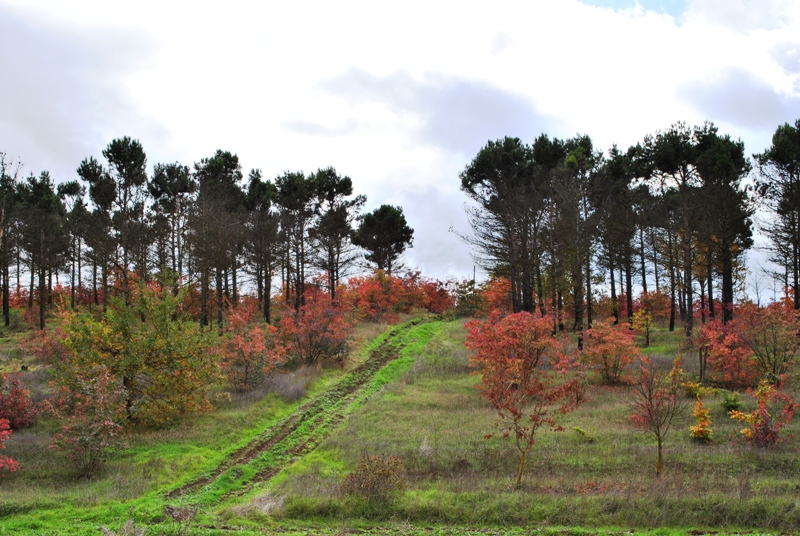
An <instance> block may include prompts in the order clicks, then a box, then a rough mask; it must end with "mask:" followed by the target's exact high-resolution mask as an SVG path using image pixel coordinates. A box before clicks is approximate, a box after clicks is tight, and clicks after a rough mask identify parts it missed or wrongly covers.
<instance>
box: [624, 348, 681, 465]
mask: <svg viewBox="0 0 800 536" xmlns="http://www.w3.org/2000/svg"><path fill="white" fill-rule="evenodd" d="M681 376H682V372H681V369H680V360H679V359H675V362H674V364H673V366H672V371H671V372H670V373H669V374H663V373H661V372H659V371H658V370H657V369H656V367H655V365H654V364H653V362H652V361H650V360H649V359H646V358H642V360H641V361H640V365H639V377H638V379H637V382H636V383H635V384H634V387H633V399H632V400H631V409H632V410H633V414H632V415H631V420H633V423H634V424H635V425H636V426H637V427H638V428H641V429H642V430H644V431H645V432H648V433H650V434H652V436H653V437H654V438H655V439H656V443H657V444H658V461H657V462H656V477H660V476H661V468H662V465H663V455H662V447H663V444H664V437H666V435H667V432H669V429H670V427H671V426H672V422H673V421H674V420H675V417H676V416H678V415H679V414H680V413H682V412H683V410H684V409H685V407H686V402H685V400H684V398H683V397H681V396H680V394H679V390H680V386H681Z"/></svg>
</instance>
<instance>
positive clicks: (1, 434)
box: [0, 419, 19, 474]
mask: <svg viewBox="0 0 800 536" xmlns="http://www.w3.org/2000/svg"><path fill="white" fill-rule="evenodd" d="M10 436H11V427H10V426H9V424H8V419H0V449H4V448H6V439H8V438H9V437H10ZM17 469H19V463H18V462H17V461H16V460H14V459H13V458H10V457H9V456H0V474H2V473H3V472H9V473H13V472H14V471H16V470H17Z"/></svg>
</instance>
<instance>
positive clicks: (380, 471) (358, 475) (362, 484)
mask: <svg viewBox="0 0 800 536" xmlns="http://www.w3.org/2000/svg"><path fill="white" fill-rule="evenodd" d="M405 489H406V476H405V469H404V468H403V462H402V461H401V460H400V459H399V458H397V457H395V456H384V455H382V454H372V455H370V454H369V453H366V452H365V453H364V454H363V455H362V456H361V461H360V462H359V464H358V467H357V468H356V469H355V471H353V472H352V473H350V474H349V475H347V477H345V479H344V482H343V483H342V487H341V491H342V493H343V494H345V495H354V496H357V497H361V498H362V499H364V500H366V501H367V502H371V503H385V502H387V501H389V500H390V499H392V498H394V497H396V496H397V494H399V493H402V492H403V491H404V490H405Z"/></svg>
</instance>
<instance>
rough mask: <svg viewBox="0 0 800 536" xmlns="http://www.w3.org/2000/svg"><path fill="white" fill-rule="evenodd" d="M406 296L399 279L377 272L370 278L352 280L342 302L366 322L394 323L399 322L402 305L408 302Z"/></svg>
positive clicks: (354, 278)
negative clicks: (398, 314) (398, 315)
mask: <svg viewBox="0 0 800 536" xmlns="http://www.w3.org/2000/svg"><path fill="white" fill-rule="evenodd" d="M405 294H406V290H405V289H404V288H403V286H402V285H401V284H400V280H399V279H398V278H396V277H392V276H389V275H386V274H385V273H384V272H383V270H376V271H375V273H373V274H371V275H368V276H362V277H352V278H350V279H349V280H348V281H347V287H346V288H345V292H344V296H343V298H342V302H343V303H346V304H347V305H348V306H350V307H351V308H352V309H353V310H354V311H356V312H357V314H358V315H359V316H360V317H361V318H362V319H364V320H367V321H370V322H388V323H393V322H397V319H398V317H397V313H398V312H399V310H400V307H401V303H404V302H405V301H406V300H405V298H404V295H405Z"/></svg>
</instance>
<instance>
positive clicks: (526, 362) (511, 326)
mask: <svg viewBox="0 0 800 536" xmlns="http://www.w3.org/2000/svg"><path fill="white" fill-rule="evenodd" d="M465 328H466V329H467V330H468V334H467V340H466V346H467V348H468V349H469V350H470V351H471V352H472V355H471V356H470V365H471V366H472V367H473V368H474V369H475V371H476V372H477V373H479V374H480V375H481V381H480V384H479V385H478V388H479V389H480V391H481V394H482V395H483V396H484V397H485V398H486V399H487V400H489V402H491V404H492V406H494V408H495V410H496V411H497V413H498V415H499V417H500V418H499V420H498V421H497V423H496V425H497V427H498V428H499V429H500V431H501V432H500V433H501V435H502V436H503V437H512V438H513V439H514V442H515V445H516V447H517V450H518V451H519V453H520V463H519V469H518V470H517V476H516V479H515V482H516V486H519V485H520V484H521V482H522V475H523V472H524V470H525V463H526V458H527V456H528V454H529V452H530V451H531V448H532V447H533V445H534V443H535V441H536V432H537V431H538V430H539V429H540V428H542V427H544V428H548V429H551V430H561V426H560V425H559V424H558V416H559V415H563V414H565V413H568V412H570V411H572V410H573V409H575V408H576V407H577V401H578V400H580V398H579V397H577V396H575V392H576V391H578V390H579V389H580V385H579V381H578V379H577V378H575V377H570V376H569V375H565V374H563V373H561V372H558V371H556V370H553V369H552V367H550V368H546V367H545V365H547V364H548V363H547V360H548V357H550V359H552V360H553V361H555V355H556V350H557V348H558V340H557V339H555V338H554V337H553V336H552V335H551V332H552V325H551V319H550V318H548V317H539V316H536V315H532V314H530V313H526V312H521V313H516V314H512V315H508V316H505V317H504V316H502V315H501V313H500V311H495V312H493V313H492V314H491V315H490V317H489V319H488V321H485V322H482V321H478V320H472V321H469V322H467V324H466V325H465ZM550 364H551V365H552V363H550ZM487 437H491V434H490V435H489V436H487Z"/></svg>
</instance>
